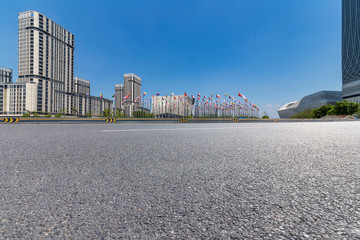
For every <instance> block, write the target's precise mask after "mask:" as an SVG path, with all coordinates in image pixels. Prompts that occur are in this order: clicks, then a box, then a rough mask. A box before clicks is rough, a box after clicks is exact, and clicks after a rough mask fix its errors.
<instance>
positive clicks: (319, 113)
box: [312, 104, 334, 118]
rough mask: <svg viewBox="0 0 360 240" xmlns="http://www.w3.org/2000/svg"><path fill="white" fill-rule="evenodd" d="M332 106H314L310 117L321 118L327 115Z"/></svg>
mask: <svg viewBox="0 0 360 240" xmlns="http://www.w3.org/2000/svg"><path fill="white" fill-rule="evenodd" d="M333 108H334V107H333V105H330V104H329V105H324V106H321V107H319V108H316V109H314V110H313V111H312V117H313V118H322V117H324V116H326V115H328V113H329V111H330V110H332V109H333Z"/></svg>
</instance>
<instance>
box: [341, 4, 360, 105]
mask: <svg viewBox="0 0 360 240" xmlns="http://www.w3.org/2000/svg"><path fill="white" fill-rule="evenodd" d="M342 82H343V87H342V90H343V99H345V100H348V101H353V102H358V103H359V102H360V1H358V0H343V1H342Z"/></svg>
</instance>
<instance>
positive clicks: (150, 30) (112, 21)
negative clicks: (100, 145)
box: [0, 0, 341, 117]
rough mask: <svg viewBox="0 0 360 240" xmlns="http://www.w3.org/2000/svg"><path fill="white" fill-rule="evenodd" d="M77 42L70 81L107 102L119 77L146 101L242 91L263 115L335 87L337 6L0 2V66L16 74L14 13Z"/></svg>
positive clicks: (306, 1) (134, 0)
mask: <svg viewBox="0 0 360 240" xmlns="http://www.w3.org/2000/svg"><path fill="white" fill-rule="evenodd" d="M26 10H36V11H39V12H41V13H42V14H44V15H45V16H47V17H49V18H50V19H52V20H53V21H55V22H57V23H58V24H60V25H61V26H63V27H64V28H66V29H67V30H69V31H70V32H72V33H73V34H74V35H75V67H74V73H75V76H78V77H81V78H85V79H88V80H90V81H91V92H92V95H97V96H99V94H100V92H103V93H104V97H108V98H111V95H112V94H113V93H114V91H115V90H114V89H115V84H119V83H122V82H123V74H124V73H129V72H133V73H135V74H137V75H139V76H140V77H141V78H142V91H146V92H147V93H148V94H154V93H155V92H160V93H161V94H164V95H165V94H166V93H168V94H170V93H171V92H174V93H175V94H182V93H183V92H184V91H186V92H187V93H188V94H191V93H194V94H195V93H197V92H200V93H202V94H206V95H209V94H211V93H213V94H224V93H225V92H227V93H229V94H232V95H235V94H237V92H241V93H242V94H244V95H245V96H246V97H247V98H248V99H249V100H250V101H251V102H253V103H255V104H258V105H259V107H260V110H261V112H263V111H266V112H267V113H269V114H270V116H271V117H278V115H277V113H276V110H277V109H278V108H279V107H280V106H282V105H283V104H285V103H287V102H290V101H295V100H298V99H300V98H302V97H303V96H305V95H308V94H311V93H314V92H317V91H320V90H341V1H340V0H315V1H314V0H234V1H232V0H226V1H224V0H216V1H215V0H152V1H147V0H123V1H105V0H101V1H100V0H96V1H95V0H94V1H90V0H89V1H85V0H82V1H80V0H62V1H55V0H46V1H40V0H32V1H17V0H11V1H10V0H6V1H2V2H1V14H0V33H1V34H0V36H1V37H0V66H5V67H10V68H12V69H13V70H14V72H15V78H16V75H17V28H18V26H17V14H18V13H19V12H22V11H26Z"/></svg>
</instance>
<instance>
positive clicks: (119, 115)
mask: <svg viewBox="0 0 360 240" xmlns="http://www.w3.org/2000/svg"><path fill="white" fill-rule="evenodd" d="M115 116H116V118H123V117H124V112H123V111H119V110H116V114H115Z"/></svg>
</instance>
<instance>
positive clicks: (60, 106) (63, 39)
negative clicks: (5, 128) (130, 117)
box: [0, 11, 113, 116]
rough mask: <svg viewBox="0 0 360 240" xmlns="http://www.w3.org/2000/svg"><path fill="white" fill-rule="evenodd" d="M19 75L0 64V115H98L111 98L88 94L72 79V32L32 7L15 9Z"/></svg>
mask: <svg viewBox="0 0 360 240" xmlns="http://www.w3.org/2000/svg"><path fill="white" fill-rule="evenodd" d="M18 20H19V46H18V51H19V52H18V64H19V74H18V75H19V79H18V80H17V82H16V83H11V77H12V73H11V69H7V68H0V115H21V114H23V113H25V112H30V113H34V112H37V113H40V112H42V113H50V114H57V113H60V112H63V113H65V114H67V115H79V116H85V115H90V114H91V115H93V116H94V115H95V116H102V115H103V111H104V110H105V109H110V111H111V110H112V104H113V101H112V100H109V99H105V98H102V97H94V96H90V82H89V81H87V80H85V79H81V78H75V79H74V35H73V34H72V33H70V32H69V31H67V30H65V29H64V28H63V27H61V26H59V25H58V24H56V23H54V22H53V21H51V20H50V19H49V18H47V17H45V16H44V15H42V14H41V13H38V12H36V11H26V12H22V13H19V16H18Z"/></svg>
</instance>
